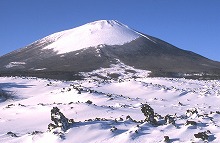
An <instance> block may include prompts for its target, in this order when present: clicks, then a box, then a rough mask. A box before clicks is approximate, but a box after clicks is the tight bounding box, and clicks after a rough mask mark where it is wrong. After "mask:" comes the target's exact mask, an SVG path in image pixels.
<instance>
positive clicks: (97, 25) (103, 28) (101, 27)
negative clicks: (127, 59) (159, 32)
mask: <svg viewBox="0 0 220 143" xmlns="http://www.w3.org/2000/svg"><path fill="white" fill-rule="evenodd" d="M140 36H141V35H140V34H138V33H137V32H136V31H133V30H132V29H130V28H129V27H128V26H126V25H124V24H121V23H120V22H118V21H116V20H99V21H94V22H91V23H88V24H85V25H82V26H80V27H77V28H73V29H70V30H66V31H62V32H58V33H55V34H52V35H50V36H47V37H46V38H44V39H43V41H44V40H47V41H53V43H52V44H50V45H48V46H46V47H45V48H44V49H53V50H54V51H57V52H58V54H63V53H68V52H71V51H76V50H80V49H83V48H89V47H96V46H101V45H123V44H125V43H128V42H131V41H132V40H135V39H137V38H138V37H140ZM82 41H83V42H82Z"/></svg>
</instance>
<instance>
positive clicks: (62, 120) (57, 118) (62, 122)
mask: <svg viewBox="0 0 220 143" xmlns="http://www.w3.org/2000/svg"><path fill="white" fill-rule="evenodd" d="M51 120H52V121H53V122H54V123H55V124H52V123H50V124H49V125H48V129H49V130H50V131H51V130H52V129H55V128H57V127H61V129H62V130H63V131H66V130H67V129H68V128H69V126H70V123H69V119H68V118H66V117H65V116H64V115H63V113H61V112H60V109H59V108H57V107H53V109H52V110H51ZM72 121H73V119H71V122H72Z"/></svg>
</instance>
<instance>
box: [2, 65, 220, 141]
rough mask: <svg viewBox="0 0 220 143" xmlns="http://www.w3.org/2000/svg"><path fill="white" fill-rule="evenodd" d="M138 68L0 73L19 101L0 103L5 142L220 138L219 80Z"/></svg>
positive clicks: (116, 67) (214, 139)
mask: <svg viewBox="0 0 220 143" xmlns="http://www.w3.org/2000/svg"><path fill="white" fill-rule="evenodd" d="M114 69H115V70H114ZM119 71H120V72H119ZM139 72H140V73H141V71H140V70H136V69H133V68H131V67H126V66H124V65H123V64H121V65H112V67H110V68H109V69H100V70H97V71H93V72H91V73H81V74H83V75H84V76H86V78H85V79H84V80H80V81H55V80H48V79H39V78H33V77H29V78H27V77H23V78H20V77H1V78H0V88H2V89H3V90H4V91H8V92H9V93H10V92H12V93H14V95H16V99H10V100H2V102H1V103H0V127H1V128H0V142H2V143H3V142H7V143H20V142H22V143H30V142H34V143H42V142H51V143H70V142H77V143H85V142H86V143H94V142H96V143H111V142H114V143H133V142H140V143H146V142H214V143H218V142H220V107H219V102H220V81H218V80H210V81H208V80H206V81H202V80H188V79H175V78H149V77H146V76H145V74H143V75H141V76H139V77H138V74H137V73H139ZM110 73H112V74H113V73H118V74H119V73H121V74H119V75H118V76H117V77H115V76H114V77H112V75H111V74H110ZM147 73H148V72H147V71H146V74H147ZM94 75H96V76H94ZM109 75H111V76H109ZM103 77H106V78H103ZM51 109H52V110H51ZM51 120H52V121H53V125H54V126H53V127H54V128H49V129H48V128H47V127H48V124H49V123H51Z"/></svg>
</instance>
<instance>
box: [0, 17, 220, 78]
mask: <svg viewBox="0 0 220 143" xmlns="http://www.w3.org/2000/svg"><path fill="white" fill-rule="evenodd" d="M118 62H122V63H124V64H126V65H129V66H132V67H134V68H139V69H143V70H149V71H151V76H172V77H173V76H175V77H186V76H192V75H196V76H198V77H201V76H202V77H209V78H210V77H214V78H216V77H220V63H219V62H215V61H212V60H209V59H207V58H205V57H203V56H200V55H198V54H196V53H193V52H190V51H185V50H182V49H179V48H177V47H175V46H173V45H171V44H169V43H167V42H165V41H162V40H160V39H158V38H155V37H152V36H149V35H146V34H143V33H140V32H137V31H136V30H133V29H131V28H129V27H128V26H126V25H124V24H122V23H120V22H118V21H115V20H99V21H95V22H91V23H88V24H85V25H82V26H79V27H76V28H73V29H70V30H65V31H61V32H58V33H54V34H52V35H49V36H47V37H45V38H43V39H40V40H37V41H36V42H34V43H32V44H30V45H28V46H26V47H24V48H21V49H18V50H16V51H13V52H11V53H9V54H6V55H4V56H2V57H0V75H25V76H38V77H47V78H57V79H58V78H59V79H74V78H75V75H77V74H78V73H79V72H89V71H92V70H96V69H100V68H101V67H102V68H107V67H109V66H110V65H112V64H118Z"/></svg>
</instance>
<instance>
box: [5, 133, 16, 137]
mask: <svg viewBox="0 0 220 143" xmlns="http://www.w3.org/2000/svg"><path fill="white" fill-rule="evenodd" d="M7 135H10V136H11V137H18V136H17V135H16V134H15V133H13V132H7Z"/></svg>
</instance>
